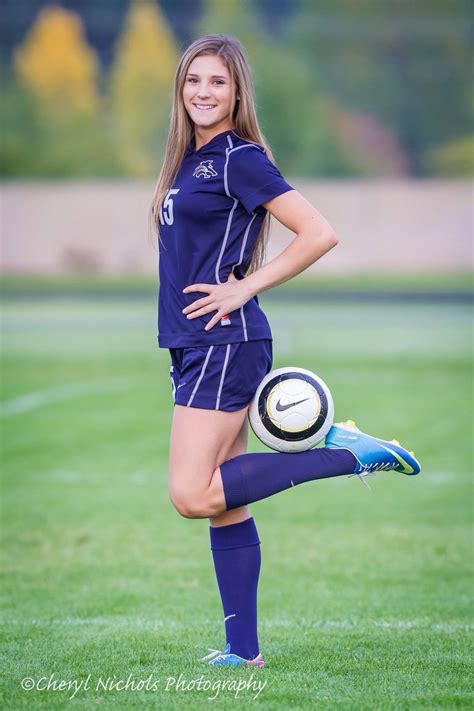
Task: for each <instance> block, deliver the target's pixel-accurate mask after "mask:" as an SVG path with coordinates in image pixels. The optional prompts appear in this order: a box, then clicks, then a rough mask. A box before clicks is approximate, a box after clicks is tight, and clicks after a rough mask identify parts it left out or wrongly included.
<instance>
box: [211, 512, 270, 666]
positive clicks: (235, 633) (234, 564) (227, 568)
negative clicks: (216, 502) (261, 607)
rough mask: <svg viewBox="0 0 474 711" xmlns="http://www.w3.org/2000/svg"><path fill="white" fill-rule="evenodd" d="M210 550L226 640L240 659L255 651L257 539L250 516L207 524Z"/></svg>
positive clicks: (249, 656)
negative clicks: (218, 524)
mask: <svg viewBox="0 0 474 711" xmlns="http://www.w3.org/2000/svg"><path fill="white" fill-rule="evenodd" d="M210 536H211V550H212V557H213V559H214V567H215V570H216V577H217V583H218V585H219V591H220V594H221V600H222V607H223V608H224V623H225V632H226V641H227V643H229V644H230V651H231V652H232V653H233V654H237V655H238V656H239V657H243V658H244V659H255V657H256V656H257V655H258V636H257V586H258V577H259V574H260V541H259V538H258V533H257V528H256V526H255V523H254V520H253V518H248V519H247V520H246V521H241V522H240V523H232V524H230V525H229V526H211V528H210Z"/></svg>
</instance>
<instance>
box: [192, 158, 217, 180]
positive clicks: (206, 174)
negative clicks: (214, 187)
mask: <svg viewBox="0 0 474 711" xmlns="http://www.w3.org/2000/svg"><path fill="white" fill-rule="evenodd" d="M212 163H213V161H212V160H202V161H201V162H200V163H199V165H198V166H197V168H195V170H194V173H193V177H194V178H213V177H214V176H216V175H217V170H215V169H214V166H213V165H212Z"/></svg>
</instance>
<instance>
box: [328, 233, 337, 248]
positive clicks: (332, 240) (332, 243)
mask: <svg viewBox="0 0 474 711" xmlns="http://www.w3.org/2000/svg"><path fill="white" fill-rule="evenodd" d="M327 241H328V245H329V246H328V248H329V249H332V248H333V247H336V246H337V245H338V244H339V238H338V236H337V235H336V233H335V232H332V231H331V232H329V234H328V235H327Z"/></svg>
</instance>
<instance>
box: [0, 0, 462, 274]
mask: <svg viewBox="0 0 474 711" xmlns="http://www.w3.org/2000/svg"><path fill="white" fill-rule="evenodd" d="M469 10H470V3H469V2H463V0H451V2H444V1H443V0H436V1H435V2H432V1H431V0H413V1H412V2H400V3H393V2H390V1H389V0H361V1H360V2H357V3H347V2H346V1H345V0H341V1H339V0H330V1H329V0H159V1H158V0H115V1H114V2H110V1H109V0H83V1H82V2H74V1H71V0H64V2H55V3H51V2H46V1H45V2H42V1H41V0H14V1H13V0H5V2H3V3H2V10H1V13H2V25H1V30H0V32H1V36H0V44H1V62H2V65H3V66H2V70H3V72H2V73H3V75H4V82H3V89H2V103H1V108H0V111H1V123H2V143H1V174H2V177H3V184H2V186H1V192H2V204H3V208H2V224H3V248H2V257H1V268H2V271H3V272H6V273H9V274H15V273H16V274H18V273H23V274H25V273H27V274H32V273H36V274H42V273H47V274H61V275H63V276H64V275H65V274H73V273H76V274H77V273H80V274H94V273H95V274H98V273H108V274H123V273H128V274H130V273H132V274H144V273H145V274H146V273H148V274H153V273H155V272H156V253H154V252H153V249H151V245H150V241H149V240H148V238H147V237H148V235H147V219H146V218H147V211H148V207H149V203H150V196H151V193H152V190H153V183H154V180H155V179H156V177H157V175H158V172H159V169H160V166H161V162H160V161H161V156H162V154H163V146H164V141H165V137H166V134H167V129H168V122H169V109H170V96H171V86H172V79H173V74H174V70H175V67H176V63H177V60H178V57H179V55H180V53H181V52H182V50H183V49H184V48H185V47H186V46H187V44H188V43H189V42H190V41H192V40H193V39H194V38H196V37H197V36H199V35H201V34H204V33H209V32H223V33H231V34H235V35H236V36H237V37H238V38H239V39H240V40H241V41H242V42H243V44H244V45H245V47H246V48H247V51H248V54H249V58H250V62H251V66H252V69H253V74H254V80H255V88H256V96H257V106H258V113H259V117H260V121H261V125H262V128H263V131H264V133H265V135H266V137H267V139H268V140H269V142H270V145H271V146H272V149H273V151H274V154H275V157H276V161H277V164H278V166H279V167H280V169H281V171H282V172H283V174H284V175H285V176H287V178H288V179H289V180H292V181H293V182H294V183H295V186H296V187H298V188H299V189H300V190H301V191H302V192H303V193H304V194H305V195H307V197H308V198H309V199H310V200H312V201H313V203H314V204H315V205H316V206H317V207H318V208H319V209H320V211H321V212H322V213H323V214H325V216H326V217H327V218H328V219H329V221H330V222H331V223H332V224H333V226H334V228H335V229H336V231H337V233H338V234H339V237H340V241H341V246H340V247H338V249H337V250H334V252H333V253H332V254H331V255H329V256H328V257H326V258H325V259H324V260H323V261H322V262H321V264H320V265H317V266H315V267H314V268H313V270H316V271H317V272H318V273H319V274H324V273H327V272H329V273H331V274H334V273H348V272H364V271H369V272H370V271H375V270H377V271H379V270H381V269H383V270H385V271H392V270H393V268H396V269H397V270H399V271H401V272H402V273H405V272H416V273H420V272H434V271H436V272H451V273H456V272H460V271H464V272H465V270H466V268H467V267H468V263H469V260H470V246H469V243H470V229H471V226H472V211H471V207H470V197H471V195H470V183H469V178H470V177H471V176H472V174H473V171H474V137H473V125H472V113H473V107H474V94H473V83H472V72H471V55H470V37H469V26H470V25H469V22H470V12H469ZM288 238H289V235H288V234H287V235H286V236H285V235H284V234H283V233H282V230H279V229H275V235H274V240H273V241H272V244H271V250H270V256H273V254H274V253H275V252H277V251H279V250H281V248H282V246H283V245H284V242H285V240H288Z"/></svg>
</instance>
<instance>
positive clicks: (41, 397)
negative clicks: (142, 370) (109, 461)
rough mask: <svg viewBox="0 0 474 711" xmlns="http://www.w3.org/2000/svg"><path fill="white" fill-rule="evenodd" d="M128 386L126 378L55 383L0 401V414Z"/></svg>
mask: <svg viewBox="0 0 474 711" xmlns="http://www.w3.org/2000/svg"><path fill="white" fill-rule="evenodd" d="M126 387H128V381H127V379H126V378H119V377H117V378H101V379H97V380H78V381H76V382H72V383H66V384H64V385H56V386H54V387H52V388H45V389H44V390H32V391H31V392H29V393H25V394H24V395H18V396H17V397H13V398H11V399H10V400H4V401H3V402H1V403H0V416H2V417H11V416H12V415H21V414H23V413H24V412H31V410H37V409H38V408H40V407H44V406H45V405H49V404H50V403H52V402H59V401H61V400H69V399H70V398H73V397H77V396H79V395H86V394H88V393H92V394H95V393H99V392H105V391H107V390H121V389H123V388H126Z"/></svg>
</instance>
